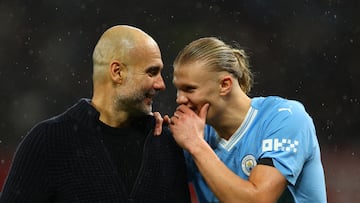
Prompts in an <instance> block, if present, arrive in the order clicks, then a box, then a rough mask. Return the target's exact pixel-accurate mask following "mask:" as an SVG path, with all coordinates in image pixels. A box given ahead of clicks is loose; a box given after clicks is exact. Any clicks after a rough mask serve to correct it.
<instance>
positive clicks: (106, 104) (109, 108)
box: [91, 91, 130, 128]
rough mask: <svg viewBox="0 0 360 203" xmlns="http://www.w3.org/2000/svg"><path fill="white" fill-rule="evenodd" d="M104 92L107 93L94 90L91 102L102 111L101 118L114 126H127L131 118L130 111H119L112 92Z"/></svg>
mask: <svg viewBox="0 0 360 203" xmlns="http://www.w3.org/2000/svg"><path fill="white" fill-rule="evenodd" d="M102 92H104V93H106V95H104V94H103V93H97V92H96V91H94V96H93V97H92V99H91V104H92V105H93V106H94V108H95V109H96V110H97V111H98V112H99V113H100V117H99V120H100V121H101V122H103V123H105V124H106V125H108V126H111V127H114V128H117V127H122V126H126V125H127V124H128V122H129V120H130V114H129V112H126V111H119V110H118V109H117V108H116V103H115V99H113V98H114V97H113V96H112V95H111V93H109V92H107V91H102Z"/></svg>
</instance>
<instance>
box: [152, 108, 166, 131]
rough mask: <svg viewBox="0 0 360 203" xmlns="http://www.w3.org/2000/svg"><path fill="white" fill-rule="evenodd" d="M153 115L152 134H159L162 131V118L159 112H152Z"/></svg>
mask: <svg viewBox="0 0 360 203" xmlns="http://www.w3.org/2000/svg"><path fill="white" fill-rule="evenodd" d="M153 115H154V117H155V129H154V135H155V136H159V135H161V132H162V124H163V121H164V119H163V118H162V117H161V114H160V113H159V112H154V113H153Z"/></svg>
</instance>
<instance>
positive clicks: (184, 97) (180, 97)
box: [176, 93, 188, 105]
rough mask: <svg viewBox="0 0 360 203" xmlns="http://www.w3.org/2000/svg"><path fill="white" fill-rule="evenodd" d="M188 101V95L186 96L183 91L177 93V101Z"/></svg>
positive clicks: (179, 102)
mask: <svg viewBox="0 0 360 203" xmlns="http://www.w3.org/2000/svg"><path fill="white" fill-rule="evenodd" d="M187 102H188V98H187V97H186V96H184V95H183V94H181V93H177V95H176V103H177V104H179V105H180V104H186V103H187Z"/></svg>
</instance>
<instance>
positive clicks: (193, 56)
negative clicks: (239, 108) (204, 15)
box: [173, 37, 253, 94]
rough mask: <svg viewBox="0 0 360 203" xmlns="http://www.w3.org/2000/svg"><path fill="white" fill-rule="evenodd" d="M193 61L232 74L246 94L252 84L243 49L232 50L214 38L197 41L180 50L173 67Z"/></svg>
mask: <svg viewBox="0 0 360 203" xmlns="http://www.w3.org/2000/svg"><path fill="white" fill-rule="evenodd" d="M194 61H202V62H204V63H205V65H206V66H207V67H208V68H209V69H210V70H211V71H216V72H221V71H227V72H229V73H231V74H233V75H234V76H235V77H236V78H237V79H238V82H239V85H240V87H241V89H242V90H243V91H244V92H245V94H248V93H249V92H250V90H251V87H252V84H253V74H252V73H251V71H250V67H249V66H250V65H249V58H248V56H247V55H246V53H245V51H244V50H243V49H237V48H233V47H231V46H230V45H228V44H226V43H225V42H223V41H222V40H220V39H218V38H216V37H204V38H200V39H197V40H195V41H193V42H191V43H190V44H188V45H187V46H185V47H184V49H182V50H181V51H180V52H179V54H178V55H177V57H176V58H175V61H174V64H173V65H174V67H177V66H178V65H181V64H186V63H190V62H194Z"/></svg>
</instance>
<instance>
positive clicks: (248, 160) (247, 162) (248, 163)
mask: <svg viewBox="0 0 360 203" xmlns="http://www.w3.org/2000/svg"><path fill="white" fill-rule="evenodd" d="M256 164H257V162H256V159H255V157H254V156H253V155H251V154H248V155H246V156H245V157H244V158H243V159H242V161H241V168H242V170H243V172H244V174H245V175H247V176H249V175H250V171H251V170H252V169H253V168H254V167H255V166H256Z"/></svg>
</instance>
